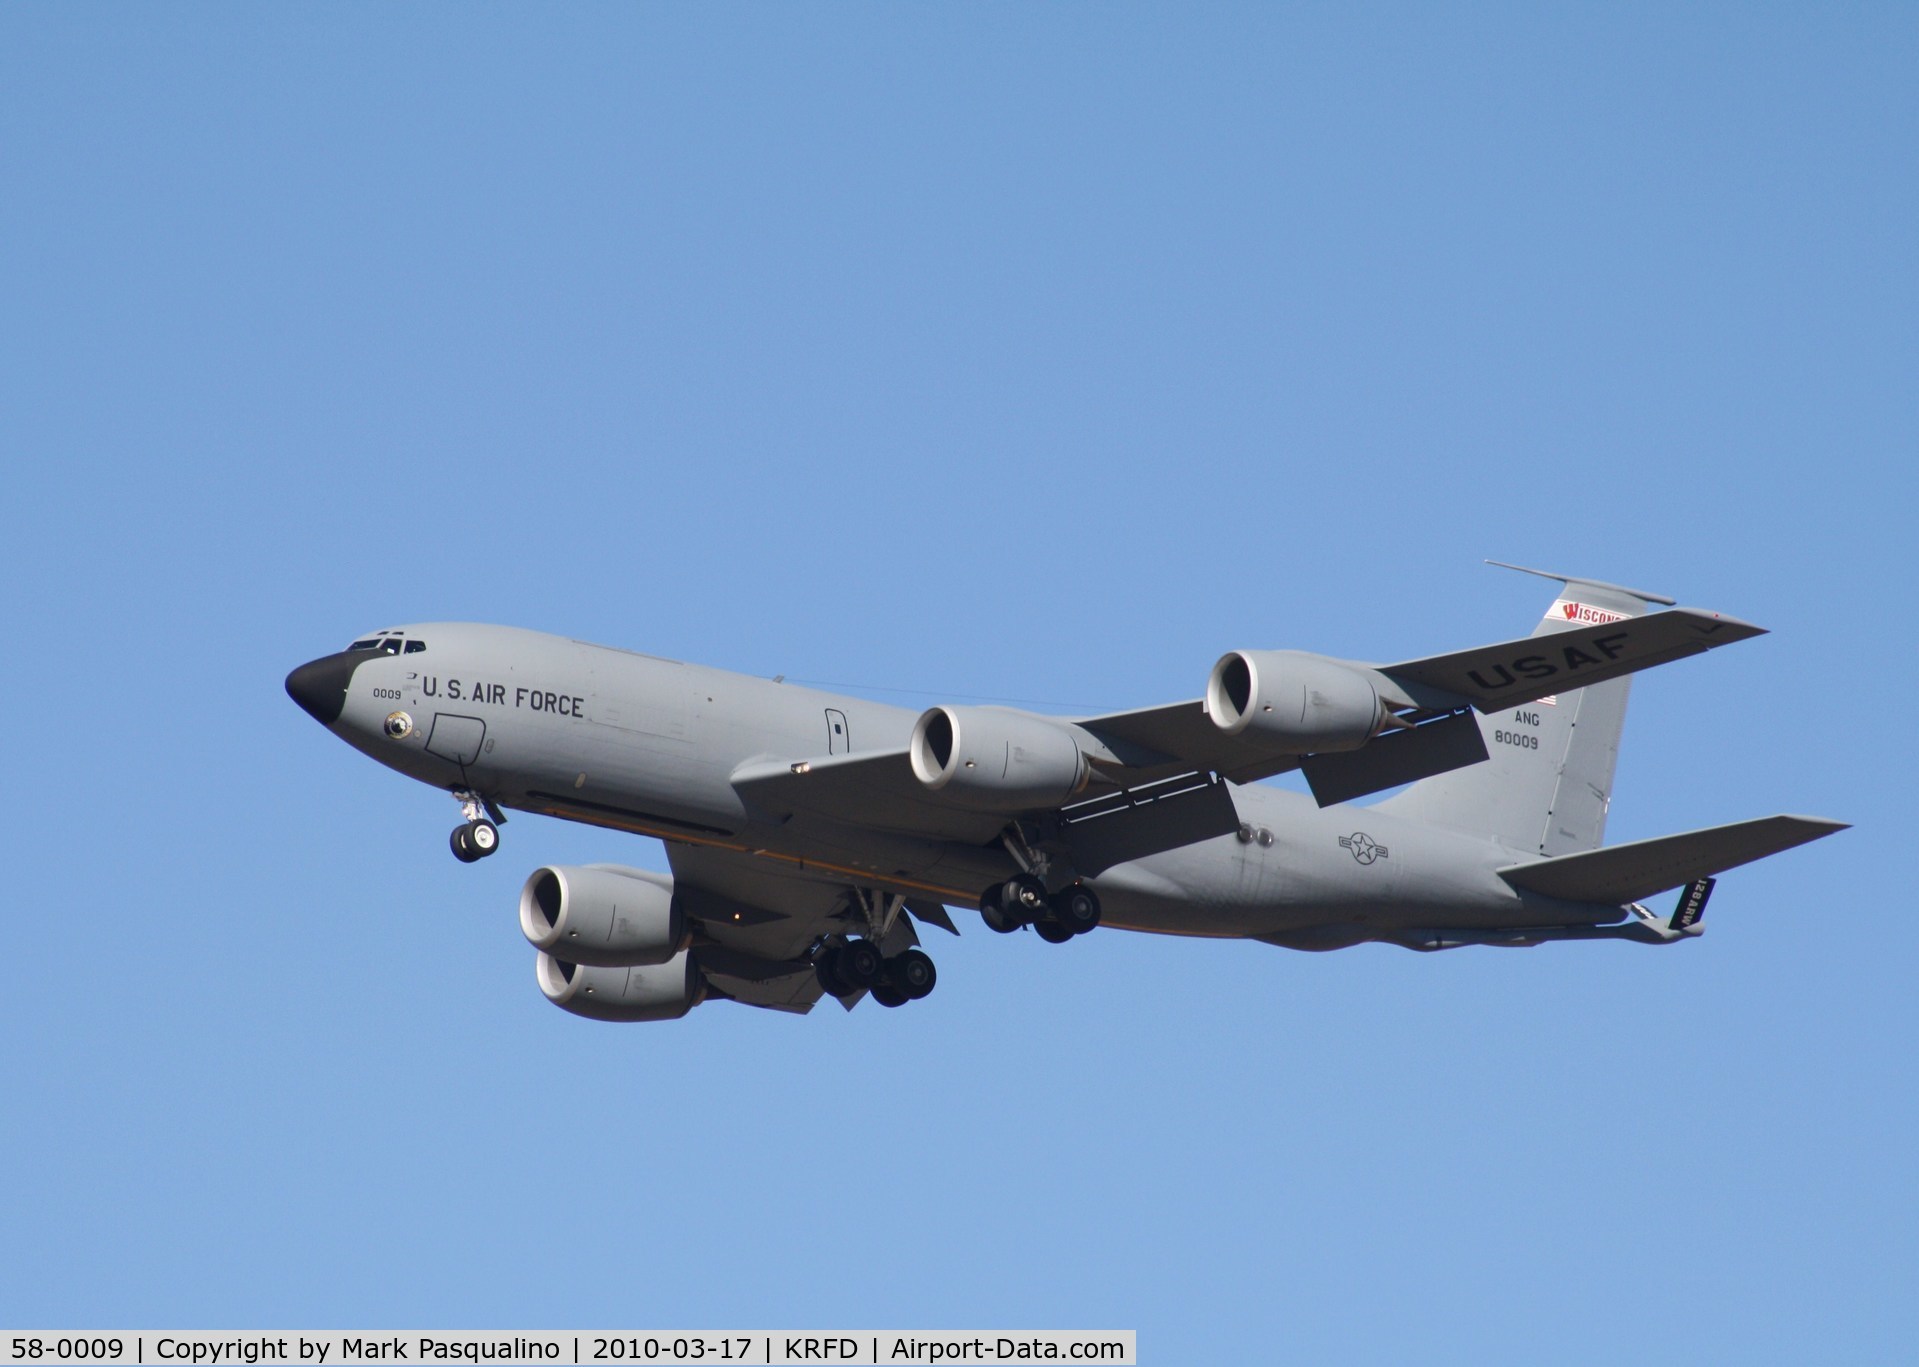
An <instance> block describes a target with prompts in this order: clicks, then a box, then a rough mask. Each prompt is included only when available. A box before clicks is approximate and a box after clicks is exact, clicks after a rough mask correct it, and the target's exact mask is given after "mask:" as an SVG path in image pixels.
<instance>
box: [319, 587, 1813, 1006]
mask: <svg viewBox="0 0 1919 1367" xmlns="http://www.w3.org/2000/svg"><path fill="white" fill-rule="evenodd" d="M1489 563H1493V564H1499V563H1500V562H1497V561H1494V562H1489ZM1504 568H1509V569H1518V570H1521V571H1522V572H1523V573H1527V574H1535V575H1539V576H1540V577H1542V578H1546V579H1551V580H1555V581H1557V582H1558V583H1559V584H1560V585H1561V588H1560V589H1559V591H1558V594H1557V596H1556V597H1555V598H1554V600H1553V602H1552V604H1551V606H1550V607H1549V608H1548V609H1547V611H1546V615H1545V617H1544V619H1543V620H1541V621H1540V623H1539V624H1538V626H1537V628H1536V629H1535V630H1534V631H1533V633H1532V634H1531V635H1530V636H1527V637H1523V638H1520V639H1516V640H1509V641H1503V642H1499V643H1497V644H1493V645H1487V646H1480V647H1476V648H1472V649H1468V650H1461V651H1456V652H1452V653H1450V654H1445V655H1435V656H1430V657H1427V658H1423V659H1417V660H1408V661H1404V662H1401V663H1397V664H1385V665H1374V664H1366V663H1362V662H1358V661H1352V660H1342V659H1335V658H1332V657H1329V656H1324V655H1315V654H1310V653H1307V652H1303V651H1295V650H1235V651H1230V652H1228V653H1227V654H1225V655H1223V656H1222V657H1221V658H1220V659H1219V661H1218V662H1217V663H1216V664H1215V665H1214V666H1213V668H1212V671H1211V673H1210V674H1209V675H1208V676H1207V679H1206V687H1205V691H1204V693H1203V695H1202V696H1201V697H1198V698H1193V699H1188V700H1185V701H1181V702H1176V703H1172V704H1168V705H1164V706H1157V707H1147V708H1143V709H1139V710H1135V711H1127V712H1114V713H1108V714H1105V715H1100V716H1081V717H1062V716H1051V715H1045V714H1041V713H1036V712H1029V711H1022V710H1019V709H1016V708H1010V707H999V706H983V705H965V704H943V705H940V706H935V707H931V708H927V709H925V710H923V711H920V712H917V713H916V712H914V711H912V710H910V709H904V708H899V707H894V706H889V705H887V704H883V703H877V702H870V701H867V700H865V699H862V698H853V697H841V696H836V695H834V694H831V693H825V692H819V691H815V690H813V689H810V688H802V687H798V686H796V685H793V684H789V683H786V682H784V680H783V679H781V678H774V679H763V678H755V677H749V676H745V675H741V674H735V673H729V672H727V671H724V670H719V669H710V668H706V667H703V666H700V665H695V664H687V663H683V662H681V661H678V660H670V659H664V658H661V657H659V656H654V655H646V654H642V653H639V652H637V651H630V650H620V649H615V648H612V647H608V646H601V645H594V644H591V643H588V642H585V641H577V640H570V639H566V638H563V637H558V636H551V635H545V634H542V633H539V632H534V631H527V630H523V629H520V628H516V627H504V626H485V625H475V624H470V623H441V622H436V623H426V624H420V625H415V626H404V627H393V628H388V629H386V630H382V631H375V632H371V633H368V634H367V635H365V636H362V637H358V638H356V639H355V640H354V641H353V642H352V643H351V644H350V645H349V646H348V647H347V648H346V649H345V650H344V651H340V652H338V653H335V654H331V655H326V656H322V657H321V658H319V659H316V660H313V661H311V662H310V663H307V664H303V665H301V666H300V667H298V668H297V669H295V670H294V671H293V672H292V673H291V674H289V675H288V676H287V680H286V689H287V693H288V694H289V695H290V696H291V697H292V698H293V700H294V701H295V702H296V703H298V704H299V705H300V707H301V708H303V709H304V710H305V711H306V712H307V713H308V714H309V715H310V716H312V717H313V718H314V720H316V721H318V722H319V723H320V724H321V725H323V726H325V727H326V728H327V729H328V730H329V731H331V732H332V733H333V734H334V735H336V736H338V737H339V738H340V739H341V740H344V741H345V742H346V743H347V744H349V745H351V746H352V747H353V748H354V749H356V750H359V751H360V752H361V753H363V754H365V755H368V756H370V757H371V758H373V759H376V760H378V761H379V762H380V763H382V764H384V765H386V766H387V767H388V768H391V769H394V770H397V771H398V772H400V773H402V774H405V775H406V776H408V777H409V778H414V779H418V780H419V781H420V782H422V783H426V784H429V785H431V786H433V787H435V788H440V789H444V790H446V791H448V792H450V793H451V794H452V796H453V798H454V799H455V800H456V801H457V802H458V803H459V804H460V809H461V817H462V819H461V822H460V824H459V825H457V826H456V827H455V828H454V829H453V832H452V834H451V837H450V842H449V843H450V844H451V846H452V850H453V854H454V855H455V857H456V858H458V859H460V860H461V861H463V862H468V863H471V862H473V861H475V860H479V859H485V858H490V857H492V855H494V854H495V853H496V852H497V851H498V850H499V847H500V829H499V828H500V826H502V825H504V824H505V823H506V821H507V816H506V812H507V811H508V810H509V809H510V810H512V811H515V812H530V813H538V814H541V815H545V816H551V817H558V818H560V819H562V820H567V821H577V822H584V823H586V824H589V825H593V826H599V827H604V828H606V829H609V830H617V831H626V832H631V833H633V834H637V835H645V836H651V837H654V838H655V839H658V840H661V841H663V842H665V846H666V856H667V862H668V865H669V867H670V868H671V869H672V874H671V876H668V875H666V874H661V873H656V872H652V871H650V870H646V869H639V868H630V867H624V866H621V865H617V864H590V865H584V866H566V865H550V866H546V867H542V868H539V869H536V870H534V871H533V873H532V874H531V875H530V876H529V877H528V878H527V880H526V882H525V884H524V885H523V887H522V889H521V892H520V901H519V916H520V926H521V929H522V930H523V931H524V932H525V934H526V937H527V939H528V940H529V941H530V942H531V943H532V944H533V947H534V948H535V949H536V950H537V951H538V956H537V959H536V961H535V968H536V972H535V978H536V981H537V982H538V984H539V988H540V991H541V992H542V993H543V994H544V995H545V996H546V997H547V999H548V1000H550V1001H551V1002H553V1003H554V1004H555V1005H557V1006H560V1007H562V1008H564V1009H565V1010H567V1011H570V1012H573V1013H574V1014H576V1015H580V1016H585V1017H589V1018H592V1019H596V1020H607V1021H649V1020H671V1019H677V1018H679V1017H682V1016H685V1015H686V1014H687V1013H688V1012H689V1011H691V1010H692V1009H693V1007H695V1006H697V1005H699V1004H700V1003H702V1002H704V1001H708V1000H731V1001H736V1002H741V1003H745V1004H747V1005H751V1006H759V1007H768V1008H773V1009H778V1010H785V1011H792V1012H806V1011H809V1010H811V1009H812V1007H813V1006H814V1005H815V1004H817V1003H818V1002H819V1001H820V1000H821V999H822V998H823V997H832V998H834V999H836V1000H837V1001H838V1002H839V1003H840V1004H841V1005H842V1006H844V1007H846V1008H847V1009H848V1010H851V1009H852V1008H853V1007H854V1006H855V1005H856V1004H857V1003H858V1002H859V1001H860V1000H862V999H863V998H865V997H867V996H870V997H871V998H872V999H873V1000H875V1001H877V1002H879V1003H880V1004H881V1005H883V1006H887V1007H898V1006H901V1005H904V1004H905V1003H907V1002H909V1001H916V1000H919V999H921V998H924V997H925V996H926V995H927V994H928V993H930V992H931V991H932V990H933V987H934V984H935V983H936V981H937V972H936V969H935V967H934V964H933V960H932V958H931V957H930V956H929V955H928V954H927V953H926V952H925V950H924V949H923V948H921V947H920V938H919V933H918V929H917V927H920V926H937V927H939V928H941V929H942V930H945V931H948V932H951V933H953V934H958V933H959V930H958V927H957V926H956V925H955V924H954V922H953V919H952V917H951V915H950V914H949V912H948V910H947V909H948V907H952V906H960V907H966V908H973V909H977V910H978V912H979V915H980V917H981V919H982V921H983V922H984V923H985V925H986V926H987V927H988V928H989V929H991V930H993V931H996V932H1000V933H1012V932H1014V931H1019V930H1022V929H1026V928H1030V929H1031V930H1032V931H1033V932H1034V933H1035V934H1037V935H1038V936H1039V937H1040V938H1041V939H1043V940H1045V941H1047V942H1048V943H1051V944H1064V943H1066V942H1068V941H1070V940H1073V939H1075V938H1076V937H1078V936H1081V935H1084V934H1087V933H1089V932H1091V931H1092V930H1094V929H1096V928H1099V927H1106V928H1117V929H1124V930H1134V931H1144V932H1150V933H1155V934H1161V935H1188V936H1210V937H1225V938H1234V939H1250V940H1256V941H1260V942H1262V943H1265V944H1269V945H1277V946H1281V947H1284V948H1290V949H1299V950H1330V949H1339V948H1344V947H1346V946H1350V945H1355V944H1361V943H1366V942H1379V943H1386V944H1393V945H1400V946H1403V947H1405V948H1408V949H1414V950H1423V951H1432V950H1441V949H1453V948H1458V947H1462V946H1467V945H1490V946H1510V947H1520V946H1533V945H1539V944H1542V943H1545V942H1548V941H1559V940H1630V941H1633V942H1635V943H1638V944H1647V945H1670V944H1677V943H1679V942H1681V941H1684V940H1688V939H1692V938H1696V937H1697V936H1699V935H1700V934H1701V933H1702V932H1703V930H1704V924H1703V920H1702V917H1703V914H1704V912H1705V908H1706V903H1707V899H1708V898H1709V897H1710V895H1711V893H1712V890H1713V888H1714V886H1715V881H1716V878H1717V876H1718V875H1720V874H1722V873H1724V872H1725V871H1726V870H1728V869H1732V868H1735V867H1737V866H1739V865H1742V864H1746V863H1749V862H1751V861H1753V860H1756V859H1760V858H1763V857H1765V856H1768V855H1771V854H1776V853H1778V852H1780V851H1782V850H1786V849H1790V848H1792V847H1793V846H1796V845H1801V844H1804V843H1806V842H1808V841H1811V840H1816V839H1819V838H1821V837H1823V836H1827V835H1831V834H1833V833H1834V832H1836V831H1840V830H1844V829H1846V824H1845V823H1843V822H1837V821H1828V820H1824V819H1822V818H1817V817H1806V816H1785V815H1781V816H1769V817H1761V818H1758V819H1756V820H1750V821H1742V822H1736V823H1734V824H1732V825H1726V826H1717V827H1711V828H1707V829H1703V830H1695V831H1688V832H1685V833H1683V834H1679V835H1669V836H1663V837H1660V838H1657V839H1652V840H1640V841H1635V842H1632V843H1630V844H1623V845H1613V846H1606V845H1604V844H1602V840H1603V836H1604V833H1605V826H1606V815H1607V810H1608V808H1609V806H1610V804H1611V800H1612V784H1613V770H1614V761H1615V759H1616V757H1617V754H1618V744H1619V737H1620V732H1621V729H1622V727H1623V724H1624V720H1625V711H1626V696H1627V691H1628V689H1629V688H1630V686H1631V682H1632V680H1631V676H1632V675H1633V674H1634V673H1636V672H1638V671H1639V670H1643V669H1647V668H1650V667H1652V666H1654V665H1659V664H1665V663H1668V662H1670V661H1674V660H1678V659H1682V658H1685V657H1687V656H1691V655H1698V654H1702V653H1704V652H1706V651H1708V650H1714V649H1717V648H1718V647H1720V646H1725V645H1731V644H1733V643H1734V642H1737V641H1743V640H1748V639H1750V638H1751V637H1754V636H1759V635H1763V634H1764V629H1763V628H1761V627H1756V626H1753V625H1752V624H1750V623H1747V622H1743V621H1740V620H1738V619H1736V618H1732V617H1726V616H1722V615H1720V614H1718V613H1713V612H1706V611H1702V610H1699V609H1695V608H1686V607H1679V606H1677V605H1676V604H1675V600H1673V599H1671V598H1668V597H1664V596H1662V595H1659V594H1654V593H1646V592H1642V591H1640V590H1636V589H1629V588H1625V587H1622V586H1620V585H1617V584H1609V583H1605V582H1603V581H1600V580H1594V579H1582V578H1576V577H1572V576H1567V575H1559V574H1548V573H1546V572H1545V571H1541V570H1531V569H1525V568H1524V567H1523V566H1516V565H1513V566H1504ZM1293 771H1297V772H1299V773H1300V774H1301V775H1302V776H1303V778H1304V780H1305V784H1306V787H1307V789H1308V790H1309V791H1308V792H1298V791H1295V790H1291V789H1283V788H1279V787H1275V786H1273V785H1269V784H1265V783H1262V782H1260V780H1262V779H1266V778H1271V777H1273V776H1275V775H1278V774H1283V773H1288V772H1293ZM1391 789H1399V790H1400V791H1398V792H1395V793H1392V794H1391V795H1389V796H1387V797H1386V798H1385V799H1384V800H1381V801H1378V802H1376V803H1374V804H1373V805H1370V806H1357V805H1354V803H1355V800H1356V799H1359V798H1364V797H1370V796H1373V795H1375V794H1378V793H1382V792H1387V791H1388V790H1391ZM1675 889H1677V890H1678V891H1679V898H1678V902H1677V904H1676V905H1675V907H1674V908H1673V910H1672V911H1671V912H1670V913H1668V914H1666V915H1663V916H1662V915H1659V914H1657V913H1655V912H1654V911H1652V910H1651V909H1649V908H1648V907H1647V906H1646V901H1647V899H1650V898H1652V897H1654V896H1656V895H1658V894H1661V893H1665V892H1669V891H1673V890H1675Z"/></svg>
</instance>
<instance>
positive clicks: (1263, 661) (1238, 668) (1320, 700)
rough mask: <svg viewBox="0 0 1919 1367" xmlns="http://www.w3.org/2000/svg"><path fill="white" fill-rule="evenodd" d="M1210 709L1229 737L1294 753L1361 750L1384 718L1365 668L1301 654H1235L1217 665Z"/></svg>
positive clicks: (1210, 683)
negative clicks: (1254, 739) (1257, 742)
mask: <svg viewBox="0 0 1919 1367" xmlns="http://www.w3.org/2000/svg"><path fill="white" fill-rule="evenodd" d="M1206 711H1207V713H1208V715H1210V716H1211V717H1212V719H1213V724H1214V725H1215V726H1217V727H1219V729H1220V730H1222V731H1224V732H1225V733H1226V734H1227V735H1229V736H1238V735H1247V736H1249V737H1255V738H1257V739H1259V740H1263V741H1266V742H1269V743H1272V744H1275V745H1277V746H1278V747H1280V748H1281V749H1282V750H1283V751H1285V752H1287V753H1290V754H1296V755H1314V754H1323V753H1325V752H1328V751H1335V750H1357V749H1359V748H1360V746H1362V745H1364V744H1365V743H1366V742H1367V741H1369V740H1371V739H1372V738H1373V737H1374V736H1376V735H1378V734H1379V728H1380V724H1381V722H1382V721H1383V720H1384V718H1385V715H1386V709H1385V707H1384V706H1383V705H1382V704H1381V703H1380V700H1379V694H1378V693H1377V692H1376V691H1375V690H1374V688H1373V681H1372V680H1371V679H1369V678H1368V677H1367V676H1366V674H1365V673H1363V672H1362V671H1361V670H1358V669H1355V668H1353V667H1351V666H1350V665H1343V664H1341V663H1339V661H1337V660H1328V659H1326V658H1325V657H1324V656H1320V655H1308V654H1306V653H1304V652H1303V651H1297V650H1236V651H1234V652H1233V653H1232V654H1230V655H1226V656H1223V657H1222V658H1221V659H1220V662H1219V663H1218V664H1216V665H1214V666H1213V673H1212V677H1211V678H1209V679H1208V680H1207V682H1206Z"/></svg>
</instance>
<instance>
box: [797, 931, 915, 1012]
mask: <svg viewBox="0 0 1919 1367" xmlns="http://www.w3.org/2000/svg"><path fill="white" fill-rule="evenodd" d="M813 971H814V972H815V973H817V974H819V978H820V986H821V987H822V988H824V989H825V990H826V994H827V995H828V996H829V997H845V996H850V995H851V994H853V993H855V992H858V991H859V990H860V989H861V988H865V989H866V990H867V991H868V992H870V993H872V994H873V1000H874V1001H876V1002H878V1003H879V1004H880V1005H881V1006H904V1005H906V1003H908V1002H916V1001H918V1000H919V999H920V998H921V997H924V996H925V995H926V994H927V993H929V992H931V991H932V990H933V985H934V984H935V983H937V982H938V981H939V973H938V972H937V971H936V970H935V969H934V968H933V960H932V958H931V956H930V955H928V954H927V953H926V951H924V950H921V949H903V950H901V951H900V952H899V953H898V954H895V955H893V957H891V958H890V959H889V958H886V957H884V956H882V955H881V954H880V948H879V946H878V945H876V944H874V943H873V942H872V941H871V940H848V941H847V942H846V943H845V944H843V945H829V946H827V947H826V948H825V949H823V950H821V951H820V952H819V956H818V957H817V958H815V959H814V960H813Z"/></svg>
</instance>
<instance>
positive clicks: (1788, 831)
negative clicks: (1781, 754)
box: [1499, 816, 1847, 906]
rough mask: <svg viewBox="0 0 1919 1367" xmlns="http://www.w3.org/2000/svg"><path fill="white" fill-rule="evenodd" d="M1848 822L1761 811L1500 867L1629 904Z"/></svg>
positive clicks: (1510, 877) (1560, 892)
mask: <svg viewBox="0 0 1919 1367" xmlns="http://www.w3.org/2000/svg"><path fill="white" fill-rule="evenodd" d="M1846 829H1847V823H1846V822H1843V821H1828V820H1826V819H1825V818H1824V817H1817V816H1762V817H1759V818H1757V819H1756V820H1753V821H1736V822H1734V823H1732V824H1731V825H1729V826H1709V827H1707V828H1706V829H1704V830H1698V831H1686V832H1683V833H1682V834H1679V835H1663V836H1659V837H1658V838H1656V839H1653V840H1635V841H1633V842H1632V843H1630V844H1626V845H1608V846H1606V847H1605V848H1603V849H1597V850H1585V851H1582V852H1581V853H1579V854H1562V855H1559V856H1558V857H1556V858H1553V859H1540V860H1536V861H1534V862H1532V863H1529V864H1511V865H1508V866H1507V867H1505V868H1503V869H1500V870H1499V876H1500V877H1501V878H1504V879H1505V880H1506V881H1507V882H1508V883H1511V884H1512V885H1513V886H1514V887H1516V888H1525V889H1527V890H1528V891H1531V892H1538V893H1544V894H1545V895H1546V896H1548V897H1563V898H1565V899H1566V900H1567V901H1569V902H1603V903H1606V904H1607V905H1610V906H1624V905H1625V904H1626V903H1628V902H1637V901H1640V900H1641V899H1643V898H1647V897H1651V896H1652V895H1653V894H1655V893H1660V892H1664V891H1666V890H1667V889H1668V888H1677V887H1684V886H1685V885H1686V884H1688V883H1692V882H1695V881H1697V880H1698V879H1701V878H1709V877H1711V876H1712V875H1714V874H1717V873H1723V872H1725V871H1726V870H1727V869H1733V868H1738V867H1739V866H1740V865H1741V864H1750V863H1751V862H1752V861H1753V860H1755V859H1764V858H1765V857H1766V856H1767V855H1769V854H1778V853H1779V852H1780V851H1781V850H1789V849H1791V848H1793V846H1795V845H1804V844H1805V843H1807V842H1808V841H1812V840H1818V839H1820V838H1821V837H1823V836H1828V835H1831V834H1833V833H1834V832H1835V831H1843V830H1846Z"/></svg>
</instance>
